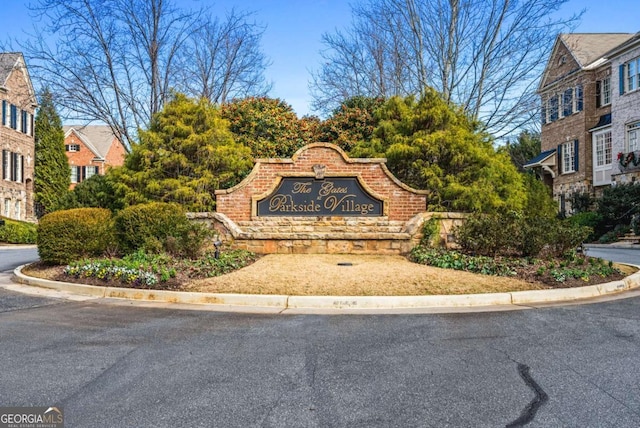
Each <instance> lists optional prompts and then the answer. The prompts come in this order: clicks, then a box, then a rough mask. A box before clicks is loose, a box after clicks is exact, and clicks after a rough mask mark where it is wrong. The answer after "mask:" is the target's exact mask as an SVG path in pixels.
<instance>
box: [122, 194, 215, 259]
mask: <svg viewBox="0 0 640 428" xmlns="http://www.w3.org/2000/svg"><path fill="white" fill-rule="evenodd" d="M115 230H116V236H117V240H118V245H119V249H120V250H121V251H122V252H123V253H124V254H131V253H134V252H136V251H139V250H140V251H143V252H145V253H149V254H158V253H162V252H166V253H168V254H171V255H173V256H179V257H189V258H192V257H195V256H197V255H198V253H200V251H201V250H202V248H203V246H204V242H205V239H206V238H207V236H208V234H207V231H206V229H205V228H204V227H202V226H200V225H198V224H195V223H192V222H191V221H189V220H188V219H187V216H186V212H185V210H184V208H183V207H182V206H181V205H178V204H175V203H167V202H150V203H147V204H139V205H133V206H130V207H127V208H125V209H123V210H121V211H119V212H118V214H117V215H116V217H115Z"/></svg>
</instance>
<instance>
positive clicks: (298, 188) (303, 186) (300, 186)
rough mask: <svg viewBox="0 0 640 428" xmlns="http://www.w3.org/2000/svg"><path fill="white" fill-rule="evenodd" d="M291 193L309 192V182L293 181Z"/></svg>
mask: <svg viewBox="0 0 640 428" xmlns="http://www.w3.org/2000/svg"><path fill="white" fill-rule="evenodd" d="M291 193H305V194H306V193H311V183H304V182H296V183H293V190H292V191H291Z"/></svg>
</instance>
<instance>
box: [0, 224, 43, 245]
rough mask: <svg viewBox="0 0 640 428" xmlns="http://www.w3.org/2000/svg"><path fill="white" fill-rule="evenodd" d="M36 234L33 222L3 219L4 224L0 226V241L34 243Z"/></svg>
mask: <svg viewBox="0 0 640 428" xmlns="http://www.w3.org/2000/svg"><path fill="white" fill-rule="evenodd" d="M36 236H37V226H36V225H35V224H34V223H27V222H24V221H16V220H9V219H4V226H0V242H6V243H7V244H35V243H36Z"/></svg>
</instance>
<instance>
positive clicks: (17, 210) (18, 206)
mask: <svg viewBox="0 0 640 428" xmlns="http://www.w3.org/2000/svg"><path fill="white" fill-rule="evenodd" d="M21 208H22V204H21V203H20V201H16V205H15V210H14V211H13V212H14V214H15V218H16V219H18V220H19V219H20V215H21V214H22V210H21Z"/></svg>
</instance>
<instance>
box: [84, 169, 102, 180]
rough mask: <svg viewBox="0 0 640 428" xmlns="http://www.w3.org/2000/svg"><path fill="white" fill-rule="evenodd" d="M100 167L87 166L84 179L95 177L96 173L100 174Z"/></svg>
mask: <svg viewBox="0 0 640 428" xmlns="http://www.w3.org/2000/svg"><path fill="white" fill-rule="evenodd" d="M98 171H99V169H98V167H97V166H87V167H85V177H84V179H85V180H86V179H88V178H91V177H93V176H94V175H98V174H99V172H98Z"/></svg>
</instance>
